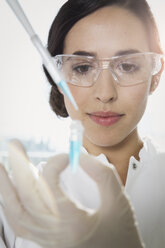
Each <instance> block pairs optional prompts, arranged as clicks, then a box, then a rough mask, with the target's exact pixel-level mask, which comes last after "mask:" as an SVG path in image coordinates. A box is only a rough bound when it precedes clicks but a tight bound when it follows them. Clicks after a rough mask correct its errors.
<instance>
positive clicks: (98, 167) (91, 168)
mask: <svg viewBox="0 0 165 248" xmlns="http://www.w3.org/2000/svg"><path fill="white" fill-rule="evenodd" d="M80 165H81V167H82V169H83V170H84V171H85V172H86V173H87V174H88V175H89V176H90V177H91V178H92V179H93V180H94V181H95V182H96V183H97V186H98V189H99V192H100V196H101V201H102V204H103V205H104V203H106V205H107V203H108V199H110V201H113V200H114V199H115V198H116V196H117V195H118V194H120V193H121V191H123V187H122V183H121V180H120V178H119V175H118V173H117V171H116V169H115V168H113V167H108V166H106V165H105V164H104V163H102V162H100V161H98V160H97V159H96V158H95V157H93V156H91V155H89V154H81V156H80Z"/></svg>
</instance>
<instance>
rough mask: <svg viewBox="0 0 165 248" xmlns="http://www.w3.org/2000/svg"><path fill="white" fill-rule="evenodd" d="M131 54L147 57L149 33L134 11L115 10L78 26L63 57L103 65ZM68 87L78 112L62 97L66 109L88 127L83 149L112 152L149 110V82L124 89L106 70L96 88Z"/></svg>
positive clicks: (68, 38)
mask: <svg viewBox="0 0 165 248" xmlns="http://www.w3.org/2000/svg"><path fill="white" fill-rule="evenodd" d="M130 50H138V51H139V52H148V51H149V45H148V41H147V37H146V32H145V28H144V27H143V24H142V22H141V21H140V19H139V18H137V17H136V16H135V15H134V14H133V13H131V12H130V11H128V10H125V9H123V8H119V7H115V6H111V7H105V8H102V9H99V10H97V11H96V12H94V13H92V14H90V15H89V16H87V17H85V18H83V19H81V20H80V21H78V22H77V23H76V24H75V25H74V26H73V27H72V29H71V30H70V31H69V33H68V34H67V36H66V39H65V44H64V51H63V53H64V54H73V53H75V52H77V51H83V52H86V53H89V54H91V53H94V54H95V55H96V57H97V58H99V59H100V58H107V57H108V58H110V57H112V56H115V55H116V54H120V53H125V52H126V51H130ZM69 87H70V90H71V92H72V94H73V96H74V98H75V100H76V102H77V104H78V107H79V111H75V109H74V108H73V106H72V104H71V103H70V102H69V100H68V99H67V98H66V97H65V96H64V100H65V105H66V108H67V111H68V113H69V115H70V117H71V118H72V119H80V120H81V121H82V123H83V125H84V128H85V131H84V145H85V146H89V144H91V145H95V146H99V147H112V146H114V145H117V144H120V142H122V141H124V140H125V139H126V138H127V137H128V136H129V135H130V134H131V133H132V132H134V131H135V130H136V126H137V123H138V122H139V120H140V119H141V117H142V115H143V113H144V110H145V107H146V103H147V97H148V95H149V93H150V87H151V78H150V79H148V82H144V83H142V84H139V85H135V86H129V87H121V86H119V85H118V84H117V83H116V82H115V81H114V79H113V78H112V74H111V72H110V71H109V70H102V72H101V73H100V75H99V77H98V79H97V81H96V82H95V84H94V85H93V86H91V87H85V88H83V87H78V86H74V85H70V84H69ZM112 115H113V116H112ZM114 115H115V117H114Z"/></svg>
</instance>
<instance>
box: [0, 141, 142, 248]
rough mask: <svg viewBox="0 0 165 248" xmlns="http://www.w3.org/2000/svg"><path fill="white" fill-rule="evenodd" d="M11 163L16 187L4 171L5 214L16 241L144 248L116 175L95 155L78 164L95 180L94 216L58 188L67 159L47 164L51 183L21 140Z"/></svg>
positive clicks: (59, 247)
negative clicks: (39, 171) (97, 201)
mask: <svg viewBox="0 0 165 248" xmlns="http://www.w3.org/2000/svg"><path fill="white" fill-rule="evenodd" d="M10 163H11V166H12V170H13V178H14V182H15V187H14V186H13V184H12V183H11V181H10V180H9V178H8V176H7V174H6V172H5V170H4V169H3V168H2V167H0V182H1V186H0V193H1V194H2V196H3V199H4V202H5V208H4V212H5V214H6V216H7V219H8V221H9V223H10V225H11V227H12V228H13V230H14V231H15V233H16V235H17V236H21V237H23V238H25V239H30V240H32V241H35V242H36V243H38V244H40V245H41V246H42V247H45V248H109V247H112V248H120V247H121V248H129V247H131V248H141V247H143V246H142V244H141V241H140V238H139V235H138V231H137V228H136V223H135V219H134V214H133V211H132V209H131V207H130V204H129V201H128V199H127V197H126V196H125V194H124V190H123V187H122V185H121V183H120V180H119V179H118V176H117V174H116V172H115V170H113V169H111V168H108V167H106V166H105V165H104V164H102V163H100V162H99V161H97V160H96V159H94V158H93V157H92V156H89V155H85V154H83V155H81V157H80V164H81V166H82V168H83V169H84V170H85V171H86V172H87V173H88V174H89V176H90V177H91V178H92V179H93V180H95V181H96V183H97V185H98V188H99V192H100V196H101V207H100V209H99V210H98V211H97V212H95V213H91V212H90V211H88V209H86V210H82V209H79V208H78V207H77V206H76V205H75V204H74V203H73V202H72V201H71V200H70V199H68V197H67V196H66V195H64V194H63V192H62V191H61V189H60V187H59V174H60V173H61V172H62V170H64V168H65V167H66V166H67V165H68V155H67V154H61V155H58V156H56V157H53V158H51V159H50V160H49V161H48V163H47V164H46V166H45V168H44V171H43V175H44V177H45V179H46V181H47V183H46V181H44V179H43V178H42V177H41V176H40V175H37V173H36V171H35V168H34V166H33V165H30V164H29V161H28V158H27V155H26V153H25V150H24V148H23V147H22V145H21V144H20V143H19V142H18V141H15V142H13V143H12V145H11V148H10ZM34 171H35V173H34ZM47 184H48V185H49V187H50V188H49V187H48V185H47ZM50 189H51V190H50ZM89 190H90V189H89Z"/></svg>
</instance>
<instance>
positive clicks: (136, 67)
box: [54, 52, 163, 87]
mask: <svg viewBox="0 0 165 248" xmlns="http://www.w3.org/2000/svg"><path fill="white" fill-rule="evenodd" d="M54 59H55V64H56V66H57V68H58V70H59V71H60V73H61V75H62V77H63V79H64V80H65V81H66V82H67V83H70V84H73V85H77V86H80V87H90V86H92V85H93V84H94V83H95V82H96V81H97V80H98V78H99V75H100V73H101V71H102V70H109V72H110V73H111V75H112V78H113V79H114V81H115V82H116V83H118V84H119V85H120V86H132V85H137V84H141V83H144V82H146V81H148V80H149V79H150V78H151V77H152V76H153V75H155V74H157V73H158V72H159V71H160V70H161V67H162V59H163V55H162V54H157V53H151V52H146V53H134V54H129V55H122V56H115V57H111V58H102V59H97V58H96V57H93V56H84V55H68V54H61V55H56V56H55V57H54Z"/></svg>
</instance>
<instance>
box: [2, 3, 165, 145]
mask: <svg viewBox="0 0 165 248" xmlns="http://www.w3.org/2000/svg"><path fill="white" fill-rule="evenodd" d="M137 1H138V0H137ZM64 2H65V1H64V0H63V1H62V0H42V1H41V0H22V1H20V3H21V5H22V7H23V9H24V11H25V13H26V15H27V16H28V18H29V20H30V22H31V24H32V26H33V27H34V29H35V31H36V33H37V34H38V35H39V36H40V38H41V40H42V42H43V44H44V45H45V44H46V41H47V35H48V30H49V27H50V25H51V23H52V21H53V19H54V16H55V15H56V13H57V11H58V9H59V7H60V6H61V5H62V4H63V3H64ZM148 2H149V4H150V5H151V7H152V10H153V13H154V15H155V17H156V20H157V24H158V28H159V30H160V36H161V41H162V46H163V49H164V50H165V29H164V23H165V17H164V16H165V3H163V0H149V1H148ZM164 74H165V73H164ZM164 74H163V77H162V79H161V83H160V86H159V88H158V90H157V91H156V92H155V93H154V94H153V95H152V96H151V97H149V103H148V107H147V110H146V114H145V115H144V117H143V119H142V121H141V123H140V132H141V134H142V135H149V136H153V137H154V138H155V139H156V141H157V142H159V143H160V144H161V145H162V146H165V117H164V113H165V110H164V106H165V75H164ZM48 95H49V87H48V83H47V82H46V79H45V76H44V74H43V72H42V67H41V59H40V57H39V56H38V53H37V51H36V50H35V48H34V47H33V45H32V44H31V42H30V40H29V37H28V35H27V33H26V32H25V31H24V29H23V27H22V26H21V25H20V23H19V22H18V20H17V19H16V17H15V15H14V14H13V12H12V11H11V9H10V8H9V6H8V5H7V3H6V1H5V0H1V1H0V137H1V138H2V137H8V136H12V137H19V138H28V139H29V138H32V139H34V140H38V141H40V140H44V141H49V142H51V144H52V146H53V145H54V144H55V146H56V147H58V148H61V147H62V146H63V145H64V144H66V143H67V142H68V139H67V135H68V123H69V120H68V121H65V120H61V119H58V118H57V117H56V116H55V114H54V113H53V112H52V110H51V109H50V107H49V104H48Z"/></svg>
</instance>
